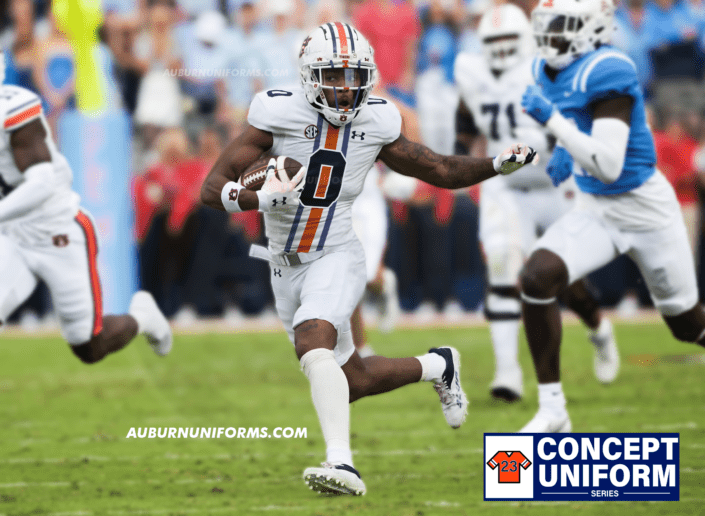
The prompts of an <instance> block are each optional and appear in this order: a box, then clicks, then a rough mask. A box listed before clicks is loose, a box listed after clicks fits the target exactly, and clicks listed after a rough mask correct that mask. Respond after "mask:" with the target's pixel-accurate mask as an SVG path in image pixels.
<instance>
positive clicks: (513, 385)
mask: <svg viewBox="0 0 705 516" xmlns="http://www.w3.org/2000/svg"><path fill="white" fill-rule="evenodd" d="M490 394H491V395H492V397H493V398H495V399H498V400H501V401H506V402H507V403H513V402H515V401H518V400H520V399H521V397H522V396H523V395H524V381H523V378H522V372H521V367H519V366H518V365H517V366H515V367H512V368H504V369H502V371H497V372H495V376H494V380H492V383H491V384H490Z"/></svg>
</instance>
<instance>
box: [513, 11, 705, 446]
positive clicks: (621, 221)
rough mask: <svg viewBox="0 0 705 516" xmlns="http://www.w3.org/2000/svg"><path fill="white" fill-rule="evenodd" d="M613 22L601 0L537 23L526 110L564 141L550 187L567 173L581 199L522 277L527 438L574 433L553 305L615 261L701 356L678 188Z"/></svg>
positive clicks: (702, 341)
mask: <svg viewBox="0 0 705 516" xmlns="http://www.w3.org/2000/svg"><path fill="white" fill-rule="evenodd" d="M613 13H614V5H613V3H612V2H605V1H604V0H551V1H547V2H542V3H541V4H539V6H538V7H536V9H534V11H533V12H532V14H531V19H532V28H533V33H534V36H535V37H536V40H537V42H538V44H539V56H540V57H539V58H537V59H535V60H534V63H533V67H532V68H533V71H534V79H535V81H536V84H535V85H532V86H529V87H528V88H526V90H525V92H524V95H523V97H522V106H523V108H524V109H526V112H527V113H528V114H529V115H530V116H531V117H533V118H534V119H535V120H536V121H537V122H539V123H541V124H542V125H545V127H546V128H547V129H548V130H549V131H550V132H551V133H552V134H553V135H554V136H555V137H556V138H558V144H559V146H558V147H556V150H555V151H554V153H553V156H552V158H551V162H552V164H553V166H554V167H555V171H556V176H555V177H556V179H557V180H559V181H560V180H563V179H566V178H567V177H568V176H570V175H571V174H572V175H573V176H574V178H575V182H576V184H577V186H578V199H577V207H576V209H574V210H571V211H570V212H568V213H567V214H566V215H564V216H563V217H562V218H561V219H560V220H559V221H558V222H556V223H555V224H553V225H552V226H551V227H550V228H549V229H548V231H546V233H545V234H544V235H543V236H542V237H541V238H540V239H539V240H538V241H537V242H536V245H535V247H534V250H533V252H532V254H531V256H530V257H529V259H528V260H527V262H526V265H525V266H524V270H523V272H522V274H521V289H522V293H521V297H522V301H523V306H522V311H523V318H524V327H525V330H526V337H527V340H528V342H529V349H530V350H531V355H532V358H533V361H534V366H535V368H536V374H537V376H538V381H539V411H538V413H537V414H536V416H535V417H534V418H533V419H532V420H531V421H530V422H529V424H527V425H526V426H525V427H524V428H523V429H522V431H523V432H531V433H536V432H570V431H571V421H570V417H569V416H568V412H567V410H566V400H565V396H564V394H563V389H562V386H561V382H560V344H561V331H562V330H561V315H560V310H559V307H558V303H557V302H556V301H557V299H556V298H557V296H558V295H560V294H561V293H562V292H563V291H564V290H565V288H566V286H567V285H569V284H571V283H572V282H574V281H575V280H576V279H579V278H582V277H584V276H585V275H587V274H589V273H590V272H592V271H594V270H595V269H597V268H599V267H601V266H603V265H604V264H606V263H608V262H610V261H611V260H613V259H614V258H616V257H617V256H618V255H621V254H627V255H629V257H630V258H632V259H633V260H634V262H635V263H636V264H637V266H638V267H639V270H640V271H641V273H642V276H643V277H644V281H645V282H646V284H647V286H648V288H649V292H650V294H651V298H652V299H653V302H654V305H655V306H656V308H657V309H658V310H659V312H661V315H662V316H663V318H664V320H665V322H666V324H667V325H668V327H669V329H670V330H671V333H672V334H673V336H674V337H675V338H677V339H678V340H681V341H685V342H694V343H697V344H699V345H700V346H705V311H703V309H702V307H701V306H700V304H699V302H698V288H697V280H696V276H695V266H694V264H693V255H692V253H691V250H690V245H689V243H688V237H687V234H686V228H685V224H684V223H683V217H682V214H681V211H680V208H679V205H678V201H677V199H676V195H675V193H674V191H673V188H672V187H671V185H670V184H669V183H668V181H667V180H666V179H665V177H664V176H663V174H661V172H660V171H658V170H657V169H656V166H655V165H656V152H655V150H654V141H653V137H652V135H651V130H650V129H649V126H648V123H647V118H646V112H645V108H644V95H643V92H642V89H641V86H640V85H639V81H638V77H637V73H636V66H635V65H634V63H633V62H632V60H631V59H629V57H627V56H626V55H625V54H624V53H623V52H621V51H619V50H617V49H616V48H614V47H612V46H611V45H610V44H609V42H610V39H611V37H612V32H613V30H614V25H613ZM645 390H646V389H645Z"/></svg>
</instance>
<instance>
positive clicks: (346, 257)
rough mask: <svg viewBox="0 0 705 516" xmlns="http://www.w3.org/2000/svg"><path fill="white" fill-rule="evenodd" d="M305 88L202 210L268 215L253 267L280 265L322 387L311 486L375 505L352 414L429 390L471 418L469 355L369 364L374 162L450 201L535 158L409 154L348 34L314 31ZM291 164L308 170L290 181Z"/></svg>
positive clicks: (297, 331)
mask: <svg viewBox="0 0 705 516" xmlns="http://www.w3.org/2000/svg"><path fill="white" fill-rule="evenodd" d="M299 66H300V71H301V82H302V84H303V89H295V90H270V91H266V92H262V93H259V94H258V95H257V96H256V97H255V99H254V100H253V101H252V104H251V106H250V112H249V116H248V122H249V123H248V125H247V126H246V127H245V130H244V131H243V133H242V134H241V135H240V136H239V137H238V138H237V139H235V140H234V141H233V142H232V143H231V144H230V145H229V146H228V147H227V148H226V150H225V151H224V152H223V154H222V155H221V157H220V158H219V160H218V162H217V163H216V164H215V165H214V167H213V169H212V170H211V172H210V174H209V175H208V177H207V178H206V180H205V182H204V184H203V187H202V189H201V198H202V200H203V202H204V203H205V204H207V205H209V206H211V207H213V208H216V209H220V210H225V211H229V212H240V211H243V210H254V209H258V210H260V211H262V212H263V213H264V220H265V228H266V234H267V236H268V237H269V247H268V248H264V247H259V246H253V247H252V249H251V251H250V255H251V256H256V257H260V258H264V259H266V260H268V261H269V262H270V267H271V271H272V289H273V291H274V297H275V299H276V307H277V312H278V314H279V317H280V318H281V319H282V321H283V323H284V326H285V328H286V330H287V333H288V335H289V338H290V339H291V341H292V343H293V344H294V349H295V352H296V355H297V357H298V358H299V360H300V362H301V368H302V370H303V372H304V374H305V375H306V376H307V377H308V380H309V382H310V384H311V395H312V398H313V404H314V407H315V409H316V412H317V413H318V418H319V421H320V424H321V428H322V432H323V436H324V438H325V441H326V456H327V461H326V462H325V463H323V467H321V468H308V469H306V470H305V471H304V478H305V480H306V483H308V484H309V486H310V487H311V488H312V489H314V490H316V491H319V492H323V493H328V492H337V493H347V494H356V495H360V494H364V492H365V485H364V483H363V482H362V479H361V478H360V474H359V473H358V472H357V471H356V470H355V469H354V467H353V461H352V452H351V450H350V410H349V407H348V403H349V402H352V401H355V400H357V399H360V398H362V397H364V396H370V395H373V394H380V393H383V392H387V391H391V390H393V389H396V388H398V387H401V386H403V385H407V384H409V383H415V382H418V381H429V382H432V383H433V385H434V387H435V389H436V391H437V392H438V394H439V396H440V399H441V403H442V408H443V412H444V415H445V417H446V420H447V422H448V423H449V424H450V425H451V426H452V427H459V426H460V425H461V424H462V423H463V421H464V420H465V416H466V414H467V399H466V397H465V394H464V393H463V391H462V388H461V386H460V374H459V369H460V356H459V354H458V352H457V351H456V350H454V349H452V348H449V347H442V348H438V349H432V350H430V351H429V353H427V354H425V355H422V356H420V357H416V358H413V357H410V358H385V357H381V356H372V357H368V358H365V359H361V358H360V357H359V355H358V354H357V353H356V352H355V348H354V346H353V343H352V338H351V334H350V316H351V314H352V312H353V310H354V309H355V306H357V304H358V302H359V300H360V297H361V296H362V293H363V291H364V288H365V283H366V274H365V257H364V253H363V251H362V248H361V246H360V242H359V240H358V239H357V237H356V236H355V232H354V231H353V228H352V222H351V213H350V212H351V205H352V203H353V201H354V200H355V197H356V196H357V195H358V194H359V193H360V191H361V190H362V185H363V183H364V181H365V177H366V175H367V173H368V171H369V170H370V168H371V167H372V164H373V163H374V162H375V160H377V159H380V160H381V161H382V162H383V163H385V164H386V165H387V166H389V167H390V168H391V169H393V170H396V171H398V172H400V173H402V174H405V175H410V176H415V177H417V178H419V179H421V180H424V181H427V182H429V183H431V184H435V185H437V186H440V187H445V188H462V187H465V186H469V185H472V184H475V183H478V182H480V181H483V180H485V179H489V178H490V177H494V176H495V175H497V174H498V173H511V172H514V171H515V170H517V169H519V168H520V167H522V166H523V165H524V164H525V163H531V162H532V161H533V160H534V159H535V157H536V152H535V151H534V150H533V149H531V148H530V147H527V146H525V145H522V144H519V145H514V146H512V148H511V149H508V150H507V151H506V152H503V153H501V154H500V155H499V156H497V157H496V158H495V159H494V160H493V159H474V158H469V157H466V156H441V155H438V154H436V153H434V152H432V151H431V150H429V149H427V148H426V147H424V146H422V145H419V144H416V143H413V142H410V141H408V140H407V139H406V138H405V137H404V136H403V135H402V133H401V130H402V127H401V126H402V123H401V117H400V115H399V111H398V110H397V108H396V107H395V106H394V105H393V104H392V103H391V102H388V101H387V100H385V99H383V98H379V97H370V91H371V90H372V88H373V87H374V84H375V80H376V76H377V67H376V65H375V61H374V57H373V51H372V48H371V47H370V44H369V43H368V42H367V40H366V39H365V38H364V37H363V36H362V35H361V34H359V33H358V32H357V31H356V30H355V29H354V28H353V27H351V26H349V25H347V24H345V23H339V22H335V23H333V22H331V23H326V24H323V25H321V26H320V27H318V28H317V29H315V30H314V31H313V32H312V33H311V35H310V36H309V37H307V38H306V39H305V40H304V42H303V44H302V47H301V52H300V56H299ZM267 151H271V152H272V153H273V154H274V155H277V156H279V158H278V159H277V160H274V159H272V160H271V161H270V164H269V167H268V172H267V176H266V180H265V183H264V185H263V186H262V189H261V190H259V191H257V192H254V191H251V190H247V189H244V188H243V186H242V185H240V184H239V183H238V179H239V178H240V176H241V174H242V173H243V172H244V171H245V170H246V169H247V168H248V167H249V166H250V165H251V164H252V163H254V162H255V160H257V159H258V158H259V157H260V156H261V155H262V154H263V153H265V152H267ZM284 156H289V157H291V158H293V159H295V160H297V161H298V162H300V163H302V164H303V167H302V168H301V170H300V171H299V172H298V173H297V174H296V175H295V176H294V177H293V178H291V179H289V178H288V177H287V174H286V173H285V172H284V171H283V169H282V167H283V162H284Z"/></svg>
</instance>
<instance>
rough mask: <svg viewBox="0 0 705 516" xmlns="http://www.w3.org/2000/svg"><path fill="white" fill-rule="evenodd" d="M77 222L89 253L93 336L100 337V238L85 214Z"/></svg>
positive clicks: (81, 213)
mask: <svg viewBox="0 0 705 516" xmlns="http://www.w3.org/2000/svg"><path fill="white" fill-rule="evenodd" d="M76 222H77V223H78V225H79V226H81V229H82V230H83V233H84V234H85V236H86V252H87V253H88V275H89V279H90V283H91V294H92V297H93V327H92V331H91V335H93V336H95V335H98V334H99V333H100V332H101V331H103V294H102V291H101V289H100V276H99V275H98V238H97V236H96V232H95V226H94V225H93V221H92V220H91V219H90V218H88V217H87V216H86V214H85V213H83V212H81V211H79V212H78V215H76Z"/></svg>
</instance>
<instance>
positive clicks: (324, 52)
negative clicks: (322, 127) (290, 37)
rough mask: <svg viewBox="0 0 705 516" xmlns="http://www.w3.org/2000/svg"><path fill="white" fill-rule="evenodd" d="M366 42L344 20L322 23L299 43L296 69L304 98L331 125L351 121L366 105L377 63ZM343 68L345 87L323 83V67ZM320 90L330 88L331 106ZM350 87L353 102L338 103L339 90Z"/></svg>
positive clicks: (374, 80) (375, 77)
mask: <svg viewBox="0 0 705 516" xmlns="http://www.w3.org/2000/svg"><path fill="white" fill-rule="evenodd" d="M373 54H374V52H373V50H372V47H371V46H370V44H369V42H368V41H367V40H366V39H365V37H364V36H363V35H362V34H360V33H359V32H358V31H357V30H355V29H354V28H353V27H351V26H350V25H348V24H347V23H341V22H330V23H324V24H323V25H321V26H320V27H318V28H317V29H316V30H314V31H313V32H312V33H311V34H310V35H309V36H308V37H307V38H306V39H305V40H304V42H303V44H302V45H301V52H300V53H299V72H300V74H301V83H302V84H303V87H304V93H305V94H306V100H308V101H309V102H310V103H311V105H312V106H313V108H314V109H315V110H316V111H318V112H319V113H321V114H322V115H323V116H324V117H325V118H326V120H328V122H330V123H331V124H334V125H338V126H341V125H345V124H348V123H350V122H352V120H353V118H355V117H356V116H357V114H358V113H359V112H360V110H361V109H362V108H363V107H364V106H365V104H367V99H368V98H369V96H370V92H371V91H372V88H374V86H375V83H376V82H377V65H376V64H375V60H374V55H373ZM326 69H328V70H329V69H344V70H345V86H344V87H337V88H336V87H333V86H326V85H325V84H324V82H325V81H324V78H323V70H326ZM324 90H332V91H333V98H334V102H333V104H334V105H328V101H327V100H326V96H325V94H324ZM343 90H344V91H348V90H353V94H354V97H353V105H352V106H350V107H349V108H343V107H340V106H339V105H338V92H339V91H343Z"/></svg>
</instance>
